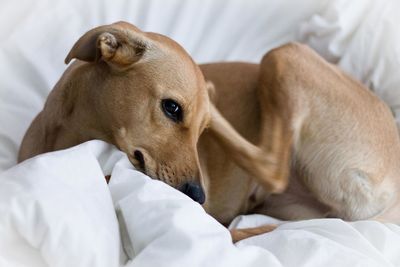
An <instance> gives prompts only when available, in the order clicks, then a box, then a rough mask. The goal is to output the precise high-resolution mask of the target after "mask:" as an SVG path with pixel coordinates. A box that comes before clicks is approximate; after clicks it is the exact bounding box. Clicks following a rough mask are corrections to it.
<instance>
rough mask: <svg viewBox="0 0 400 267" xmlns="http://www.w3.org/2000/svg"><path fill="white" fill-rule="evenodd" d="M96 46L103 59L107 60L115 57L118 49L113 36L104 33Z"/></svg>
mask: <svg viewBox="0 0 400 267" xmlns="http://www.w3.org/2000/svg"><path fill="white" fill-rule="evenodd" d="M97 46H98V48H99V49H100V51H101V56H102V57H103V59H105V60H108V59H111V58H112V57H113V56H114V55H115V52H116V51H117V48H118V41H117V39H116V38H115V36H114V35H112V34H111V33H108V32H105V33H102V34H101V35H100V36H99V38H98V45H97Z"/></svg>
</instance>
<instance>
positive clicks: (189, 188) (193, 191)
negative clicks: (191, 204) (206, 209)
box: [179, 182, 206, 204]
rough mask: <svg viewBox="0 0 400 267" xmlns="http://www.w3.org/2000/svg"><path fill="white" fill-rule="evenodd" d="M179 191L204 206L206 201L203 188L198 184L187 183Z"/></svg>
mask: <svg viewBox="0 0 400 267" xmlns="http://www.w3.org/2000/svg"><path fill="white" fill-rule="evenodd" d="M179 191H181V192H182V193H184V194H185V195H187V196H188V197H190V198H191V199H193V200H194V201H196V202H198V203H200V204H203V203H204V201H205V200H206V196H205V194H204V191H203V188H202V187H201V185H199V184H198V183H193V182H188V183H185V184H183V185H182V186H181V187H180V188H179Z"/></svg>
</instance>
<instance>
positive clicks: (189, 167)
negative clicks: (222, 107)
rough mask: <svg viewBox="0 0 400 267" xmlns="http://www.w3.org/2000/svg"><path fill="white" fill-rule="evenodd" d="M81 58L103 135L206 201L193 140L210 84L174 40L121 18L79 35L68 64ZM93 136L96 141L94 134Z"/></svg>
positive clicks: (155, 174)
mask: <svg viewBox="0 0 400 267" xmlns="http://www.w3.org/2000/svg"><path fill="white" fill-rule="evenodd" d="M73 58H76V59H79V60H80V61H85V62H87V63H85V64H83V65H82V64H81V62H77V63H74V64H80V69H81V70H80V71H81V72H83V71H87V74H86V75H85V77H86V78H85V80H86V81H87V82H86V83H85V84H86V86H87V87H90V88H86V89H85V90H87V91H89V93H88V95H89V96H90V98H92V99H91V103H94V104H95V112H94V114H93V120H96V124H97V125H99V126H98V128H100V129H101V131H102V136H106V138H104V137H102V138H101V139H107V140H106V141H109V142H112V143H113V144H115V145H116V146H117V147H118V148H120V149H121V150H122V151H124V152H125V153H126V154H127V155H128V157H129V159H130V161H131V162H132V164H133V165H134V166H135V167H136V168H137V169H139V170H141V171H143V172H144V173H146V174H147V175H149V176H151V177H152V178H155V179H159V180H162V181H164V182H166V183H167V184H170V185H172V186H173V187H175V188H178V189H180V190H181V191H183V192H184V193H186V194H187V195H189V196H190V197H191V198H192V199H194V200H196V201H198V202H200V203H203V202H204V198H205V196H204V191H203V189H202V183H203V182H202V177H201V171H200V166H199V158H198V153H197V148H196V146H197V141H198V139H199V136H200V134H201V133H202V131H203V130H204V129H205V128H206V127H207V124H208V122H209V112H210V111H209V105H210V104H209V97H208V87H209V86H210V85H209V84H208V83H207V82H206V81H205V80H204V77H203V75H202V73H201V71H200V69H199V67H198V66H197V65H196V64H195V63H194V62H193V60H192V59H191V57H190V56H189V55H188V54H187V53H186V52H185V51H184V49H183V48H182V47H181V46H179V45H178V44H177V43H176V42H174V41H173V40H171V39H169V38H167V37H165V36H163V35H160V34H155V33H147V32H142V31H140V30H139V29H138V28H136V27H135V26H133V25H131V24H129V23H126V22H118V23H115V24H111V25H106V26H101V27H98V28H95V29H92V30H90V31H89V32H87V33H86V34H84V35H83V36H82V37H81V38H80V39H79V40H78V41H77V42H76V44H75V45H74V46H73V48H72V50H71V51H70V53H69V54H68V56H67V58H66V60H65V62H66V63H69V62H70V61H71V60H72V59H73ZM93 138H99V137H97V136H93Z"/></svg>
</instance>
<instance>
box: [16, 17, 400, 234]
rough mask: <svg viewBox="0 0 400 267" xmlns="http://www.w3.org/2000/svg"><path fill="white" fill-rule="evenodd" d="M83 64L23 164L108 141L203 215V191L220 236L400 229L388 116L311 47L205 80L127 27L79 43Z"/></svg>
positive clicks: (158, 42)
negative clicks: (372, 223)
mask: <svg viewBox="0 0 400 267" xmlns="http://www.w3.org/2000/svg"><path fill="white" fill-rule="evenodd" d="M73 58H76V59H78V60H77V61H75V62H74V63H73V64H72V65H71V66H70V67H69V68H68V69H67V71H66V72H65V73H64V75H63V76H62V78H61V79H60V81H59V82H58V83H57V85H56V87H55V88H54V90H53V91H52V93H51V94H50V95H49V98H48V100H47V102H46V105H45V107H44V109H43V111H42V112H41V113H40V114H39V115H38V116H37V118H36V119H35V120H34V121H33V123H32V125H31V126H30V128H29V129H28V132H27V134H26V136H25V138H24V140H23V143H22V145H21V149H20V155H19V160H20V161H21V160H24V159H26V158H29V157H32V156H34V155H37V154H40V153H43V152H47V151H53V150H58V149H63V148H67V147H70V146H74V145H77V144H79V143H82V142H84V141H87V140H91V139H101V140H104V141H106V142H109V143H112V144H114V145H116V146H117V147H118V148H119V149H121V150H122V151H124V152H126V153H127V155H128V157H129V159H130V160H131V162H132V164H133V165H134V166H135V167H137V168H138V169H140V170H142V171H143V172H144V173H146V174H148V175H149V176H151V177H153V178H156V179H160V180H162V181H165V182H166V183H168V184H170V185H172V186H174V187H176V188H179V189H180V190H182V191H183V192H184V193H186V194H187V195H189V196H190V197H191V198H192V199H194V200H196V201H198V202H200V203H203V202H204V198H205V196H204V192H203V189H202V188H204V189H205V191H206V195H207V201H206V202H205V203H204V207H205V209H206V210H207V211H208V212H209V213H210V214H211V215H213V216H214V217H215V218H217V219H218V220H219V221H220V222H222V223H228V222H229V221H231V220H232V219H233V218H234V217H235V216H236V215H238V214H241V213H248V212H262V213H266V214H269V215H273V216H276V217H279V218H282V219H304V218H316V217H326V216H337V217H340V218H343V219H346V220H357V219H367V218H376V219H381V220H385V221H396V222H400V213H399V212H398V208H399V206H400V204H399V203H400V201H399V189H400V184H399V183H400V179H399V175H400V167H398V164H397V163H398V162H399V160H400V141H399V137H398V134H397V130H396V126H395V123H394V119H393V117H392V115H391V113H390V110H389V109H388V108H387V107H386V105H385V104H384V103H383V102H382V101H380V100H379V99H378V98H377V97H375V96H374V95H373V94H372V93H371V92H370V91H368V90H367V89H365V88H364V87H363V86H362V85H361V84H359V83H358V82H356V81H354V80H353V79H351V78H350V77H349V76H347V75H345V74H344V73H342V72H341V71H339V70H338V69H337V68H336V67H334V66H332V65H330V64H328V63H326V62H325V61H324V60H323V59H321V58H320V57H319V56H318V55H317V54H315V53H314V52H313V51H311V50H310V49H308V48H307V47H305V46H302V45H298V44H289V45H285V46H282V47H280V48H277V49H275V50H272V51H271V52H269V53H268V54H267V55H266V56H265V57H264V58H263V60H262V62H261V64H260V65H255V64H245V63H220V64H208V65H202V66H200V68H201V70H200V68H199V67H198V66H197V65H196V64H195V63H194V62H193V61H192V60H191V58H190V57H189V56H188V55H187V53H186V52H185V51H184V50H183V49H182V48H181V47H180V46H179V45H177V44H176V43H175V42H173V41H172V40H170V39H169V38H167V37H165V36H162V35H159V34H154V33H144V32H141V31H140V30H139V29H137V28H136V27H134V26H132V25H130V24H128V23H124V22H120V23H116V24H112V25H107V26H102V27H98V28H95V29H93V30H91V31H89V32H88V33H86V34H85V35H84V36H82V37H81V38H80V39H79V40H78V42H77V43H76V44H75V45H74V47H73V48H72V50H71V52H70V53H69V55H68V56H67V59H66V62H67V63H68V62H69V61H70V60H71V59H73ZM202 73H204V76H205V78H206V79H204V77H203V74H202ZM206 80H209V81H211V82H212V83H213V84H214V87H213V86H212V85H211V84H210V83H207V82H206ZM209 99H211V100H212V102H213V104H212V103H211V102H210V100H209ZM207 127H208V130H206V131H204V129H205V128H207ZM198 141H199V142H198ZM288 184H289V186H288V188H287V189H286V187H287V185H288ZM285 189H286V191H285V192H284V193H283V194H278V195H271V193H281V192H283V191H284V190H285ZM396 207H397V209H396ZM271 229H272V228H271V227H260V228H257V229H247V230H243V231H240V230H239V231H234V232H233V233H232V234H233V238H234V240H236V241H237V240H240V239H242V238H245V237H247V236H251V235H254V234H258V233H261V232H265V231H269V230H271Z"/></svg>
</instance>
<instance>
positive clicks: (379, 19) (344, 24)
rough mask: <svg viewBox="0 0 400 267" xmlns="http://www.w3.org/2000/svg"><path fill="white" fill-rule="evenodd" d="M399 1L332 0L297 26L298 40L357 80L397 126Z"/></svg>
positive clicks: (399, 101)
mask: <svg viewBox="0 0 400 267" xmlns="http://www.w3.org/2000/svg"><path fill="white" fill-rule="evenodd" d="M399 14H400V1H396V0H380V1H374V0H352V1H347V0H335V1H331V3H330V4H329V5H327V6H326V7H325V8H324V9H323V10H322V11H321V12H320V13H317V14H314V15H313V16H312V17H311V18H310V20H309V21H307V22H305V23H303V24H302V25H301V27H300V29H299V33H298V38H299V40H300V41H302V42H304V43H307V44H309V45H310V46H311V47H313V48H314V49H315V50H316V51H317V52H319V53H320V54H321V55H322V56H323V57H325V58H326V59H327V60H329V61H331V62H332V63H335V64H337V65H339V67H340V68H342V69H343V70H345V71H346V72H347V73H349V74H351V75H352V76H353V77H355V78H356V79H358V80H360V81H361V82H363V83H364V84H365V85H366V86H367V87H369V88H370V89H371V90H373V91H374V92H375V93H376V94H377V95H378V96H379V97H380V98H382V99H383V100H384V101H385V102H386V103H387V104H388V105H389V106H390V107H391V109H392V111H393V113H394V114H395V117H396V121H397V126H398V127H399V128H400V75H399V69H400V31H399V25H400V16H399Z"/></svg>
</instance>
